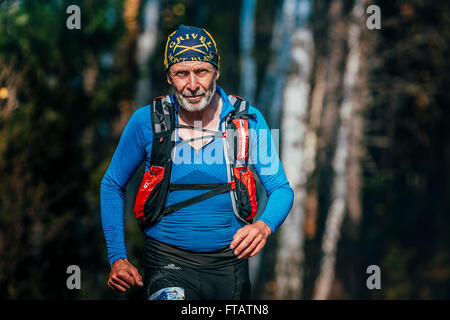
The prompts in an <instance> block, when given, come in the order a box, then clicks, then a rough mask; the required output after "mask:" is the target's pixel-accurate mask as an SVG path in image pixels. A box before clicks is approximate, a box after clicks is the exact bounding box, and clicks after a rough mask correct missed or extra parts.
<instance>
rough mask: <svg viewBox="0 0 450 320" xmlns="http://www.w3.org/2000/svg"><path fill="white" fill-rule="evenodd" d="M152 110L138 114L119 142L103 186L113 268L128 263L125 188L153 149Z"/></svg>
mask: <svg viewBox="0 0 450 320" xmlns="http://www.w3.org/2000/svg"><path fill="white" fill-rule="evenodd" d="M152 139H153V133H152V128H151V119H150V106H145V107H142V108H140V109H138V110H136V111H135V112H134V114H133V115H132V116H131V118H130V120H129V121H128V123H127V125H126V127H125V129H124V131H123V132H122V135H121V137H120V140H119V144H118V145H117V148H116V150H115V152H114V155H113V157H112V160H111V162H110V164H109V167H108V170H107V171H106V173H105V175H104V177H103V179H102V182H101V186H100V212H101V222H102V227H103V233H104V235H105V240H106V247H107V250H108V260H109V263H110V265H111V264H113V263H114V262H115V261H116V260H118V259H126V258H127V253H126V247H125V234H124V202H125V188H126V186H127V184H128V181H129V180H130V178H131V177H132V176H133V174H134V172H135V171H136V169H137V168H138V167H139V165H140V164H141V163H142V162H143V161H144V160H145V157H146V149H148V148H150V149H151V143H152Z"/></svg>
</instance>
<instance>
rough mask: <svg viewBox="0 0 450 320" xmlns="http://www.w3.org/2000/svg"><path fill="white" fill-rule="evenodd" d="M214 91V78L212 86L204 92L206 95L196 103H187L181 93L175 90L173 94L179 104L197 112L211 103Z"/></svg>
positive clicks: (187, 109)
mask: <svg viewBox="0 0 450 320" xmlns="http://www.w3.org/2000/svg"><path fill="white" fill-rule="evenodd" d="M215 93H216V81H215V80H214V82H213V84H212V86H211V87H210V88H209V89H208V91H207V92H206V95H205V96H204V97H203V98H202V99H201V100H200V102H199V103H198V104H195V105H194V104H191V103H189V102H188V101H187V100H186V99H185V98H184V97H183V95H182V94H181V93H179V92H178V91H176V90H175V95H176V97H177V100H178V103H179V104H180V106H181V107H182V108H183V109H185V110H186V111H189V112H198V111H201V110H203V109H205V108H206V106H207V105H209V104H210V103H211V100H212V98H213V97H214V94H215Z"/></svg>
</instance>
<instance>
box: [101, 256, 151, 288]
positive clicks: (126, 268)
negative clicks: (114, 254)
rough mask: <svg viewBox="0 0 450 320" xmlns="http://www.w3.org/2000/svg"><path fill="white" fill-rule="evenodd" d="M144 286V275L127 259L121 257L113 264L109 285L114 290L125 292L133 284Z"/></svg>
mask: <svg viewBox="0 0 450 320" xmlns="http://www.w3.org/2000/svg"><path fill="white" fill-rule="evenodd" d="M134 285H137V286H139V287H142V286H143V285H144V283H143V282H142V276H141V275H140V274H139V271H138V269H136V267H135V266H133V265H132V264H131V263H130V262H129V261H128V260H127V259H119V260H117V261H115V262H114V263H113V264H112V265H111V273H110V274H109V279H108V286H109V287H110V288H112V289H114V290H117V291H120V292H125V291H127V290H128V289H130V288H131V287H132V286H134Z"/></svg>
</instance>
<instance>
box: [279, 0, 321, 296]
mask: <svg viewBox="0 0 450 320" xmlns="http://www.w3.org/2000/svg"><path fill="white" fill-rule="evenodd" d="M296 12H297V13H296V14H297V19H298V24H297V27H296V29H295V32H294V34H293V36H292V47H291V52H290V56H291V57H290V61H291V65H290V70H291V72H290V76H289V77H288V79H287V83H286V86H285V89H284V108H283V118H282V135H283V144H282V159H283V166H284V168H285V170H286V175H287V177H288V179H289V181H290V184H291V186H292V187H293V189H294V194H295V198H294V204H293V207H292V211H291V213H290V214H289V216H288V217H287V218H286V221H285V222H284V224H283V225H282V227H281V228H280V231H279V243H278V247H279V249H278V251H277V255H276V265H275V282H276V285H277V286H276V294H275V296H276V297H277V298H278V299H299V298H300V297H301V295H302V281H303V260H304V258H303V256H304V255H303V238H304V236H303V229H304V228H303V221H304V215H305V201H306V181H307V172H306V171H305V162H304V160H305V153H304V148H303V147H302V146H303V145H304V138H305V133H306V131H307V127H308V123H307V122H308V118H307V114H308V105H309V103H308V102H309V93H310V74H311V69H312V57H313V38H312V31H311V29H310V28H309V27H308V26H307V24H306V22H307V21H308V17H309V15H310V12H311V1H309V0H299V1H298V2H297V4H296Z"/></svg>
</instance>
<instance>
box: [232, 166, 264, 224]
mask: <svg viewBox="0 0 450 320" xmlns="http://www.w3.org/2000/svg"><path fill="white" fill-rule="evenodd" d="M233 170H234V177H235V181H236V189H235V192H236V195H237V199H238V207H239V208H238V210H239V215H240V216H241V218H243V219H244V220H246V221H248V222H251V221H252V219H253V217H254V216H255V215H256V212H257V211H258V201H257V194H256V183H255V178H254V177H253V172H252V171H251V170H249V169H248V167H234V168H233Z"/></svg>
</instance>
